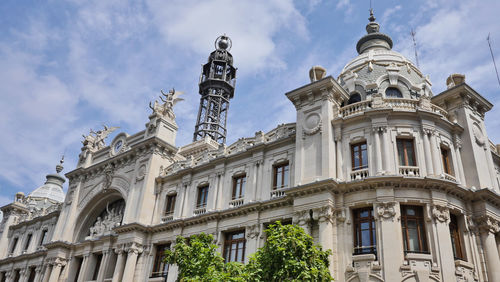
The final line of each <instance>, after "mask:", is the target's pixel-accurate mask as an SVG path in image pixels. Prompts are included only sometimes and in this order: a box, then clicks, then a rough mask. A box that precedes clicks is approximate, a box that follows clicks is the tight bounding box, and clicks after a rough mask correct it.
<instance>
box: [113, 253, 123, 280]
mask: <svg viewBox="0 0 500 282" xmlns="http://www.w3.org/2000/svg"><path fill="white" fill-rule="evenodd" d="M115 253H116V254H117V256H118V257H117V259H116V266H115V271H114V273H113V282H120V281H121V280H122V275H123V267H124V266H125V263H124V260H125V253H124V252H123V249H122V248H119V249H116V250H115Z"/></svg>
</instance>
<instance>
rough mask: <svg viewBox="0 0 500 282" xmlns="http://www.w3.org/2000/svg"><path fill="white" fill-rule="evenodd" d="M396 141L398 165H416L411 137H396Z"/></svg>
mask: <svg viewBox="0 0 500 282" xmlns="http://www.w3.org/2000/svg"><path fill="white" fill-rule="evenodd" d="M396 141H397V142H396V143H397V146H398V158H399V165H401V166H417V161H416V160H415V150H414V148H413V139H403V138H398V139H397V140H396Z"/></svg>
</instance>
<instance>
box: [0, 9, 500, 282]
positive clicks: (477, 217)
mask: <svg viewBox="0 0 500 282" xmlns="http://www.w3.org/2000/svg"><path fill="white" fill-rule="evenodd" d="M379 28H380V27H379V25H378V24H377V23H376V22H375V18H374V17H373V15H371V17H370V22H369V24H368V25H367V27H366V30H367V34H366V35H365V36H363V37H362V38H361V39H360V40H359V41H358V44H357V46H356V48H357V51H358V53H359V56H358V57H356V58H355V59H353V60H352V61H351V62H349V63H348V64H347V65H346V66H345V68H344V69H343V70H342V72H341V74H340V75H339V77H338V78H337V79H334V78H333V77H331V76H326V75H325V74H326V71H325V69H323V68H322V67H319V66H318V67H313V68H312V69H311V71H310V73H309V75H310V78H311V83H309V84H307V85H304V86H302V87H300V88H298V89H295V90H293V91H290V92H288V93H286V97H287V98H288V99H289V100H290V101H291V102H292V103H293V105H294V106H295V108H296V112H297V118H296V122H295V123H289V124H281V125H278V126H277V127H276V128H275V129H273V130H271V131H269V132H267V133H264V132H260V131H259V132H256V133H255V136H252V137H247V138H240V139H238V141H236V142H235V143H233V144H231V145H229V146H227V145H226V144H225V143H224V142H225V138H226V128H225V124H226V114H227V110H228V107H229V99H230V98H231V97H232V95H233V93H234V87H235V83H234V79H235V77H236V69H235V68H234V67H233V66H232V60H233V59H232V56H231V54H230V53H229V48H230V44H229V41H228V38H227V37H225V36H224V37H221V38H219V40H218V44H217V45H216V51H214V52H213V53H212V54H211V55H210V57H209V61H208V63H207V64H206V65H204V66H203V70H202V77H201V78H200V94H201V95H202V98H201V103H200V112H199V115H198V122H197V125H196V129H195V134H194V142H193V143H191V144H188V145H185V146H182V147H177V146H176V145H175V138H176V132H177V130H178V127H177V124H176V122H175V114H174V112H173V106H174V105H175V103H177V102H178V101H180V100H181V99H180V98H179V97H178V96H179V94H181V93H180V92H176V91H175V90H172V91H170V92H169V93H163V92H162V96H161V97H160V99H161V101H159V102H158V101H155V102H154V104H150V107H151V109H152V114H151V115H150V116H149V121H148V122H147V123H146V127H145V129H144V130H142V131H140V132H137V133H135V134H133V135H128V134H127V133H119V134H118V135H116V137H114V139H113V140H112V141H111V142H110V144H109V145H106V144H105V142H104V141H105V138H106V136H107V135H108V134H109V133H111V132H112V131H113V130H115V128H108V127H105V128H104V129H103V130H100V131H97V132H91V133H90V134H89V135H88V136H86V137H85V140H84V141H83V142H82V143H83V147H82V150H81V154H80V156H79V161H78V164H77V167H76V169H74V170H72V171H70V172H68V173H66V174H65V176H66V178H67V180H68V191H67V193H66V194H64V193H63V189H62V185H63V183H64V182H65V178H64V177H63V176H61V175H60V174H59V172H60V171H61V170H62V166H61V165H59V166H58V167H57V174H49V175H47V182H46V183H45V184H44V185H43V186H41V187H40V188H38V189H36V190H35V191H33V192H32V193H30V194H28V195H27V196H25V195H24V194H22V193H18V194H16V196H15V200H14V202H12V203H11V204H8V205H6V206H4V207H2V208H1V210H2V211H3V213H4V218H3V221H2V223H1V227H0V228H1V229H0V234H1V236H0V281H9V282H10V281H23V282H24V281H30V282H31V281H43V282H55V281H78V282H80V281H113V282H115V281H174V280H175V279H176V276H177V274H176V273H177V269H176V267H175V266H169V265H166V264H165V263H163V262H162V254H163V251H164V250H165V249H167V248H171V247H172V246H173V244H175V238H176V237H177V236H179V235H180V236H190V235H193V234H198V233H200V232H205V233H210V234H213V235H214V238H215V240H216V243H217V244H218V246H219V247H220V249H219V250H220V252H221V254H222V255H223V256H224V258H225V260H226V261H241V262H245V261H247V260H248V257H249V255H251V254H252V253H254V252H255V251H256V250H257V249H258V248H259V247H261V246H262V245H263V244H264V242H265V240H266V238H265V233H264V229H265V228H266V227H267V226H268V224H270V223H272V222H275V221H277V220H280V221H282V222H284V223H294V224H298V225H299V226H301V227H303V228H304V230H305V231H306V232H307V233H308V234H310V235H311V236H312V237H313V238H314V240H315V241H316V242H318V243H320V244H321V245H322V246H323V248H324V249H331V250H332V255H331V256H330V270H331V272H332V274H333V276H334V277H335V279H336V280H337V281H363V282H364V281H500V257H499V256H500V255H499V253H500V233H499V231H500V226H499V222H500V194H499V193H500V190H499V189H500V188H499V181H500V146H499V145H494V144H493V143H492V142H491V141H490V140H489V138H488V135H487V132H486V129H485V124H484V118H485V113H486V112H487V111H489V110H490V109H491V108H492V104H491V103H490V102H488V101H487V100H486V99H485V98H484V97H482V96H481V95H480V94H479V93H477V92H476V91H475V90H474V89H473V88H471V87H470V86H469V85H468V84H466V83H465V76H463V75H459V74H453V75H450V77H449V78H448V80H447V85H448V89H446V90H445V91H443V92H442V93H439V94H437V95H434V94H433V93H432V90H431V83H430V81H429V79H428V78H426V77H425V76H424V75H423V74H422V73H421V72H420V70H419V69H418V68H417V67H415V65H413V64H412V63H411V62H410V61H409V60H408V59H406V58H405V57H404V56H402V55H401V54H399V53H397V52H395V51H393V50H392V45H393V42H392V39H391V38H390V37H389V36H387V35H385V34H383V33H381V32H380V31H379ZM202 107H203V109H202ZM61 164H62V163H61Z"/></svg>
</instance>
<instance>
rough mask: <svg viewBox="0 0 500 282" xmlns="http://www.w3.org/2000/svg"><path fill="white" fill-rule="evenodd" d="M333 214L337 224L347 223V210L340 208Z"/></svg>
mask: <svg viewBox="0 0 500 282" xmlns="http://www.w3.org/2000/svg"><path fill="white" fill-rule="evenodd" d="M333 214H334V216H335V219H336V222H337V224H341V223H344V222H345V220H346V215H345V209H344V208H340V209H337V210H335V211H334V212H333Z"/></svg>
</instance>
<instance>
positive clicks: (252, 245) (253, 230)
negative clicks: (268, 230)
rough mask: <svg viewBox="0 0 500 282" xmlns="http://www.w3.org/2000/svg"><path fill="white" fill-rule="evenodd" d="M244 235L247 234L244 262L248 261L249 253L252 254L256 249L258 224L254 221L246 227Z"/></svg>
mask: <svg viewBox="0 0 500 282" xmlns="http://www.w3.org/2000/svg"><path fill="white" fill-rule="evenodd" d="M245 235H246V236H247V242H246V247H245V263H248V258H249V257H250V254H253V253H255V252H256V251H257V249H258V247H259V246H258V245H257V244H258V242H257V240H258V237H259V224H258V223H255V224H252V225H250V226H247V227H246V230H245Z"/></svg>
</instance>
